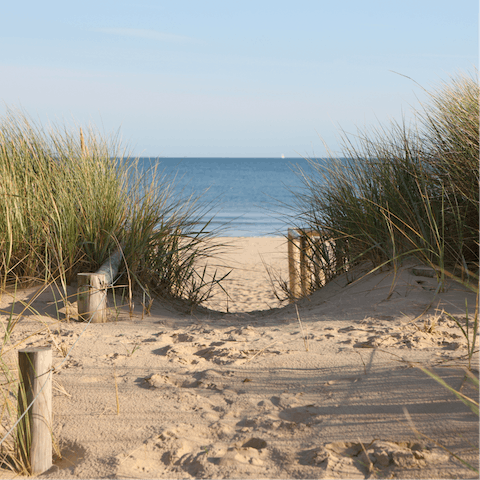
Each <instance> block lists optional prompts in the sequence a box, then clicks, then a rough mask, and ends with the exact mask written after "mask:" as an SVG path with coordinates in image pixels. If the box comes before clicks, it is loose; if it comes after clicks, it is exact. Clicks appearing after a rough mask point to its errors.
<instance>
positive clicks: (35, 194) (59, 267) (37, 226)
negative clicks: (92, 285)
mask: <svg viewBox="0 0 480 480" xmlns="http://www.w3.org/2000/svg"><path fill="white" fill-rule="evenodd" d="M0 178H1V182H0V198H1V201H0V279H1V282H2V285H3V287H5V286H7V285H9V284H14V283H20V284H27V283H29V282H31V281H35V282H36V281H38V280H42V281H45V282H50V281H52V280H54V279H55V280H59V281H60V282H61V283H62V284H63V285H66V284H67V283H69V282H71V281H72V280H73V279H74V278H75V276H76V274H77V273H78V272H80V271H83V272H88V271H95V270H96V269H97V268H98V267H99V266H100V265H101V264H102V263H103V262H104V261H105V260H106V259H107V258H108V256H109V255H111V253H112V252H113V251H114V250H115V249H116V248H117V247H118V246H121V248H122V250H123V255H124V259H125V262H124V270H125V271H126V270H128V275H129V278H130V283H131V284H132V286H133V287H136V288H139V289H140V290H143V291H144V292H147V293H148V295H153V294H158V295H164V296H171V297H183V298H187V299H188V300H189V301H191V302H192V303H200V302H201V301H202V300H204V299H205V298H206V296H208V292H209V286H211V284H212V282H213V283H214V282H216V281H218V279H215V276H214V274H212V275H210V276H208V273H207V272H205V271H203V270H199V269H198V268H197V266H196V265H197V260H198V259H199V258H200V257H205V256H209V255H210V254H211V251H212V249H214V248H215V245H214V242H213V243H212V242H208V241H207V240H209V239H210V237H212V236H213V234H212V233H209V232H207V231H206V229H205V228H203V229H199V227H198V225H199V221H200V220H201V219H202V217H204V216H205V214H207V213H208V207H207V206H205V205H204V204H203V203H202V202H201V200H200V199H198V198H176V197H175V196H174V195H173V185H172V179H168V178H165V177H163V176H162V174H161V172H160V171H153V172H150V173H149V174H148V175H145V174H144V172H141V171H139V170H138V168H137V163H136V161H135V160H134V159H132V158H130V157H129V155H128V154H127V153H126V151H125V150H124V149H123V148H122V147H121V145H120V142H119V141H118V138H117V137H115V136H113V137H111V138H106V137H105V136H102V135H101V134H99V133H98V131H96V130H94V129H92V128H90V129H88V131H86V132H85V134H84V133H83V131H82V130H81V129H80V131H78V130H75V131H73V132H71V131H69V130H68V129H67V128H66V127H65V126H61V127H58V126H57V127H52V128H51V129H48V130H47V129H45V128H44V127H42V126H39V125H36V124H35V123H34V122H33V121H32V120H31V119H30V118H28V117H27V116H26V115H25V114H23V113H22V112H19V111H14V110H9V111H8V112H7V114H6V116H5V117H4V118H3V119H1V120H0Z"/></svg>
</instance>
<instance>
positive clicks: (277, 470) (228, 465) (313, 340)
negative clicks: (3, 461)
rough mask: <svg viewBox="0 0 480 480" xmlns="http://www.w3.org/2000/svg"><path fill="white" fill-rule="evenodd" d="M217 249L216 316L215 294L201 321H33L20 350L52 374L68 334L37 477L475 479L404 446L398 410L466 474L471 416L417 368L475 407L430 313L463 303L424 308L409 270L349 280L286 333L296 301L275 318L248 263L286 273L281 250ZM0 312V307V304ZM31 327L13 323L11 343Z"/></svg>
mask: <svg viewBox="0 0 480 480" xmlns="http://www.w3.org/2000/svg"><path fill="white" fill-rule="evenodd" d="M230 241H231V242H233V243H234V244H235V245H237V247H238V249H237V250H236V251H235V252H233V253H232V254H231V256H230V257H229V258H225V259H224V260H225V261H226V262H227V263H226V264H231V265H232V266H237V269H236V270H234V273H233V274H232V276H231V277H230V278H229V281H228V282H227V284H226V289H227V291H228V292H229V294H230V297H231V298H230V300H229V307H228V312H229V313H225V312H226V310H227V309H226V298H225V297H222V296H221V292H217V295H216V296H215V297H213V298H212V299H211V300H210V301H209V305H208V306H209V307H210V308H213V309H212V310H197V311H194V312H192V314H184V313H179V311H178V310H176V309H175V307H174V306H173V305H169V304H166V303H165V304H162V303H161V302H155V303H154V306H153V308H152V312H151V315H150V316H148V317H144V318H142V316H141V312H140V311H139V310H138V311H136V312H135V314H134V316H133V317H131V316H130V315H129V314H128V312H127V311H123V312H121V313H120V314H119V316H118V318H116V319H115V318H112V321H111V322H109V323H106V324H92V325H89V326H88V327H87V329H86V330H85V331H84V329H85V325H84V324H81V323H76V322H73V321H70V322H66V321H62V322H60V323H59V322H57V321H56V320H54V319H52V318H49V317H47V316H43V317H42V320H43V321H44V322H45V323H46V324H47V325H48V326H49V328H50V331H51V332H52V335H50V333H49V332H48V331H45V330H44V331H43V332H41V333H39V334H37V335H34V336H32V337H31V338H29V339H28V340H27V341H26V343H27V344H29V345H45V344H51V345H52V347H53V349H54V364H55V365H59V364H61V362H62V361H63V359H64V356H63V354H64V353H65V352H66V351H68V349H69V347H70V346H72V345H73V344H74V342H76V341H77V339H79V338H80V339H79V341H78V342H77V343H76V344H75V347H74V348H73V349H72V351H71V354H70V356H69V357H68V359H67V360H66V362H65V363H63V365H62V366H61V368H59V369H57V371H56V373H55V375H54V380H55V389H54V402H53V403H54V425H53V432H54V437H55V440H56V441H57V442H58V444H59V445H60V448H61V451H62V459H57V460H56V462H55V465H54V466H53V467H52V469H50V470H49V471H47V472H46V473H45V474H43V475H42V477H44V478H107V477H108V478H373V477H374V476H375V477H376V478H454V477H455V478H472V477H474V476H475V474H473V472H471V471H470V470H468V469H466V468H465V467H464V466H463V465H462V464H461V463H460V462H459V461H458V460H456V459H455V458H454V457H452V456H451V455H450V454H449V453H447V452H446V451H445V450H443V449H442V448H440V447H439V446H438V445H437V444H435V443H433V442H431V441H428V440H425V439H424V438H420V439H419V438H417V436H416V435H415V433H414V432H413V431H412V429H411V427H410V425H409V423H408V421H407V417H406V415H405V412H404V409H406V410H407V412H408V414H409V415H410V417H411V420H412V422H413V424H414V426H415V428H416V429H418V431H420V432H422V433H423V434H424V435H428V436H429V437H430V438H432V439H434V440H435V441H436V442H438V443H439V444H441V445H443V446H445V447H447V448H449V449H451V450H452V451H453V452H455V454H457V455H458V456H460V457H461V458H462V459H464V460H466V461H468V462H470V463H472V464H474V465H475V466H476V468H478V434H479V431H478V417H477V416H475V415H474V414H473V413H472V412H471V411H470V410H469V409H468V408H467V406H466V405H464V404H463V403H462V402H460V401H459V400H458V399H457V398H456V397H455V396H454V395H453V394H452V393H451V392H449V391H448V390H447V389H445V388H444V387H442V386H441V385H439V384H438V383H436V382H435V381H434V380H432V379H431V378H430V377H428V376H427V375H426V374H425V373H423V372H422V371H421V370H420V369H418V368H416V367H417V366H419V365H424V366H428V367H429V368H430V369H432V370H433V371H435V372H436V373H438V374H439V375H440V376H441V377H442V378H443V379H444V380H445V381H446V382H447V383H448V384H450V385H451V386H453V387H454V388H457V389H459V388H462V393H464V394H465V395H471V396H474V397H476V398H478V392H477V391H476V390H475V389H474V387H473V386H472V385H471V384H470V383H469V382H468V381H465V375H464V370H463V367H464V366H465V365H466V342H465V339H464V338H463V337H462V335H461V333H460V331H459V329H458V327H456V324H455V322H454V321H453V320H452V319H451V318H450V317H448V316H447V315H446V314H445V313H444V311H448V312H449V313H451V314H452V315H454V316H458V317H461V316H464V315H465V299H467V301H468V305H469V311H473V310H474V305H475V295H474V294H472V293H470V292H468V291H467V290H465V289H464V288H463V287H460V286H458V285H456V284H454V283H448V284H447V287H446V289H445V292H443V293H439V294H437V295H436V296H434V293H435V290H436V287H437V285H436V280H435V279H433V278H431V277H424V276H418V275H414V274H413V273H412V267H413V266H414V264H412V263H410V264H406V265H404V266H403V267H402V269H401V270H400V272H398V275H397V276H396V277H395V276H394V275H393V272H392V271H384V272H377V273H375V274H371V275H368V276H366V277H364V278H362V279H361V280H359V281H356V282H351V280H352V278H353V275H354V272H350V277H349V278H348V279H346V278H343V277H340V278H338V279H337V280H336V281H334V282H332V283H330V284H328V285H327V286H326V287H324V288H323V289H321V290H320V291H317V292H316V293H314V294H313V295H311V296H310V297H309V298H306V299H303V300H301V301H299V302H298V303H297V307H298V312H299V315H300V318H301V324H300V323H299V321H298V318H297V313H296V309H295V305H288V306H286V307H283V308H275V307H276V306H278V304H277V303H276V300H275V298H274V297H273V295H272V294H271V292H270V291H269V288H270V287H269V283H268V279H267V276H266V274H265V269H264V267H263V264H262V260H261V258H263V260H264V261H265V262H266V263H267V264H269V265H271V266H272V267H274V268H276V269H278V271H279V272H280V271H283V272H284V273H285V274H286V245H285V244H284V241H283V240H282V239H280V238H278V239H266V238H252V239H247V238H241V239H231V240H230ZM363 273H364V272H362V271H357V272H356V277H357V278H361V277H362V275H363ZM72 293H74V289H72ZM22 295H23V298H25V299H28V298H31V297H32V295H33V290H32V289H30V290H26V291H23V292H20V293H19V294H18V296H17V300H19V298H18V297H20V296H22ZM52 298H53V297H52V294H51V292H45V293H44V294H42V295H41V296H40V297H39V298H38V299H37V300H36V307H37V309H39V310H40V312H41V313H48V312H50V310H49V309H51V308H52V304H51V302H52ZM10 307H11V299H9V298H7V297H6V296H3V297H2V299H1V304H0V308H1V309H2V311H3V312H5V310H6V309H8V308H10ZM72 308H75V305H73V306H72ZM214 308H216V309H219V310H222V311H223V313H222V312H219V311H216V310H215V309H214ZM259 309H263V310H260V311H259ZM64 313H65V311H64V310H62V311H61V314H64ZM2 321H3V322H5V321H6V315H4V316H3V317H2ZM38 322H39V319H38V317H37V316H36V315H35V314H33V313H32V312H28V311H26V312H24V314H23V318H22V320H21V322H19V324H18V325H17V327H16V328H15V330H14V336H13V338H12V342H16V341H18V340H20V339H21V338H24V337H26V336H27V334H29V333H31V332H33V331H36V330H38V327H39V323H38ZM52 337H54V338H55V341H53V340H52ZM62 352H63V353H62ZM474 362H475V365H477V364H478V354H476V355H475V359H474ZM476 374H477V375H478V370H477V371H476ZM116 385H117V389H118V406H119V411H118V412H117V396H116ZM6 476H8V475H6Z"/></svg>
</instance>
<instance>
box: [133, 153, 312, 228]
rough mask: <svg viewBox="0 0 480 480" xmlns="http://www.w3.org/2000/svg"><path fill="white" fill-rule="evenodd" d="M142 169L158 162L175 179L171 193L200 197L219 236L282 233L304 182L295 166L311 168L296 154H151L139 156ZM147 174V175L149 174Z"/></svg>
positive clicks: (291, 218)
mask: <svg viewBox="0 0 480 480" xmlns="http://www.w3.org/2000/svg"><path fill="white" fill-rule="evenodd" d="M139 166H140V168H141V169H142V170H144V171H145V172H148V171H149V169H151V168H153V167H155V166H156V167H157V172H162V175H165V176H166V177H167V178H168V179H172V180H173V184H174V195H175V196H177V197H178V198H182V197H183V198H186V197H188V196H190V195H193V196H198V197H200V202H201V203H202V204H203V205H206V206H207V208H206V211H208V213H207V214H206V215H205V217H204V219H203V221H204V222H206V221H209V224H208V230H210V231H211V230H214V231H215V232H216V233H218V234H221V236H231V237H262V236H283V235H285V234H286V233H287V231H288V228H289V227H293V226H298V224H295V225H294V223H295V220H296V219H297V217H298V210H296V209H295V205H296V197H297V196H298V195H301V192H302V190H303V183H302V181H301V177H300V176H299V175H298V174H296V173H295V172H296V171H298V168H299V167H300V168H301V169H303V170H304V171H305V172H307V173H308V172H311V171H312V167H311V165H310V164H309V162H308V161H307V160H306V159H304V158H301V157H298V158H218V157H217V158H205V157H201V158H192V157H188V158H149V157H143V158H140V159H139ZM147 178H148V175H147Z"/></svg>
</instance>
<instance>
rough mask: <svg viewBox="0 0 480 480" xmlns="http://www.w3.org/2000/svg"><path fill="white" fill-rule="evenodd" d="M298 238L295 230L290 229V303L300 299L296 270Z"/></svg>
mask: <svg viewBox="0 0 480 480" xmlns="http://www.w3.org/2000/svg"><path fill="white" fill-rule="evenodd" d="M296 238H297V234H296V231H295V229H293V228H289V229H288V275H289V286H290V294H291V298H290V302H292V301H293V300H294V299H296V298H298V295H297V287H298V281H297V272H296V268H295V240H296Z"/></svg>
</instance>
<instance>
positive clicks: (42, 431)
mask: <svg viewBox="0 0 480 480" xmlns="http://www.w3.org/2000/svg"><path fill="white" fill-rule="evenodd" d="M18 364H19V370H20V385H19V387H18V412H19V416H21V415H22V414H23V413H24V412H25V411H26V410H27V407H28V406H29V405H30V403H32V401H33V399H34V398H36V400H35V402H34V403H33V405H32V406H31V407H30V410H29V411H28V413H27V414H26V415H25V416H24V417H23V418H22V420H21V421H20V423H19V424H18V429H17V442H18V447H19V450H20V452H19V453H20V455H21V457H22V458H23V459H24V461H25V463H26V465H27V466H28V469H29V470H30V473H31V474H32V475H39V474H41V473H43V472H45V471H46V470H48V469H49V468H50V467H51V466H52V371H51V368H52V349H51V348H50V347H36V348H25V349H22V350H19V352H18ZM37 395H38V397H37Z"/></svg>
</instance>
